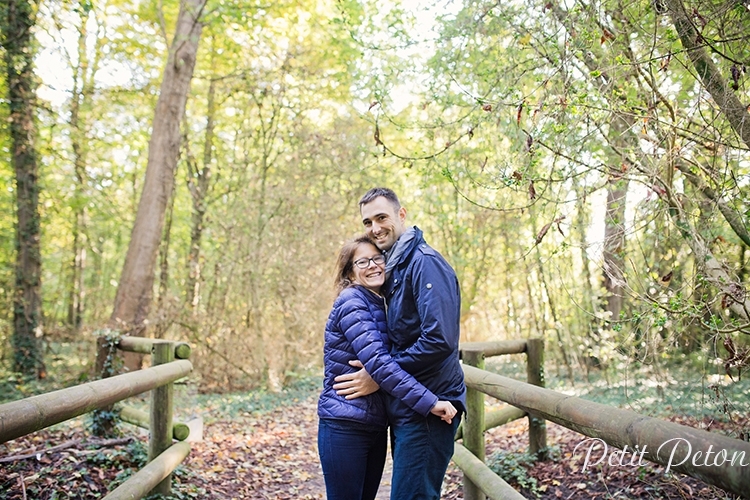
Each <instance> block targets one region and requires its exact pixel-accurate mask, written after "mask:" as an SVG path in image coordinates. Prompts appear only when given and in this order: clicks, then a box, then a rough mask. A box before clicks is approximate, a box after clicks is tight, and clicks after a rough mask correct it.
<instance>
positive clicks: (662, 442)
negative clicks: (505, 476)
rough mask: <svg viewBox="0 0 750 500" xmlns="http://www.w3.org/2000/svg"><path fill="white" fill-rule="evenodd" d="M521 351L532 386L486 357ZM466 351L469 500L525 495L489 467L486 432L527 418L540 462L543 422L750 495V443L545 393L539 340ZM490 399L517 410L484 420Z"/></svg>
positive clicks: (459, 459)
mask: <svg viewBox="0 0 750 500" xmlns="http://www.w3.org/2000/svg"><path fill="white" fill-rule="evenodd" d="M522 352H525V353H526V354H527V355H528V363H527V367H528V368H527V374H528V383H526V382H521V381H518V380H514V379H511V378H508V377H503V376H501V375H498V374H495V373H490V372H488V371H485V370H484V359H485V357H487V356H496V355H500V354H512V353H522ZM461 353H462V358H463V361H464V367H463V368H464V375H465V379H466V386H467V415H466V420H465V422H464V424H463V435H462V436H461V435H459V436H458V437H459V438H460V437H463V440H464V445H465V447H464V446H462V445H461V444H460V443H456V445H455V447H456V451H455V454H454V456H453V461H454V462H455V463H456V465H458V467H459V468H460V469H461V470H462V471H463V472H464V499H465V500H483V499H484V498H490V499H492V500H508V499H523V498H524V497H523V496H522V495H521V494H520V493H518V492H517V491H515V490H514V489H513V488H512V487H511V486H509V485H508V484H507V483H506V482H505V481H503V480H502V479H501V478H500V477H499V476H497V475H496V474H494V473H493V472H492V471H490V469H489V468H488V467H487V466H486V465H485V464H484V446H485V445H484V431H485V430H487V429H490V428H492V427H496V426H498V425H503V424H505V423H508V422H510V421H512V420H516V419H518V418H521V417H524V416H528V417H529V451H530V453H532V454H535V455H536V456H537V457H538V458H546V453H547V446H546V437H545V436H546V434H545V423H544V421H545V420H549V421H552V422H555V423H556V424H559V425H562V426H564V427H567V428H568V429H572V430H574V431H576V432H579V433H581V434H583V435H585V436H588V437H590V438H594V439H598V440H600V442H602V443H606V445H608V446H612V447H614V448H615V449H617V450H618V451H622V453H623V454H624V453H625V451H626V450H628V449H629V450H630V452H629V453H630V454H631V455H632V454H633V453H634V452H635V450H638V452H637V454H638V456H639V457H640V458H643V459H645V460H649V461H651V462H654V463H657V464H660V465H663V466H665V467H667V468H668V469H669V470H671V471H675V472H681V473H683V474H687V475H689V476H692V477H695V478H698V479H701V480H702V481H704V482H706V483H708V484H711V485H714V486H718V487H719V488H722V489H724V490H726V491H728V492H730V493H734V494H736V495H740V496H742V497H746V498H750V497H748V496H747V495H748V494H749V492H750V443H748V442H746V441H740V440H738V439H732V438H729V437H726V436H722V435H719V434H716V433H710V432H707V431H703V430H700V429H694V428H691V427H686V426H682V425H678V424H673V423H671V422H666V421H663V420H659V419H656V418H652V417H647V416H644V415H640V414H638V413H635V412H633V411H630V410H622V409H619V408H613V407H611V406H607V405H603V404H599V403H594V402H591V401H587V400H585V399H581V398H577V397H574V396H569V395H567V394H562V393H559V392H555V391H551V390H549V389H545V388H543V385H544V375H543V373H542V367H543V359H544V354H543V343H542V341H541V339H529V340H521V341H507V342H481V343H469V344H462V345H461ZM485 394H487V395H490V396H492V397H494V398H497V399H499V400H501V401H504V402H506V403H508V404H509V405H511V407H510V408H508V409H503V410H499V411H497V412H495V413H491V414H488V415H485V413H484V395H485ZM662 448H664V450H662ZM711 456H713V458H709V457H711ZM640 458H639V459H640Z"/></svg>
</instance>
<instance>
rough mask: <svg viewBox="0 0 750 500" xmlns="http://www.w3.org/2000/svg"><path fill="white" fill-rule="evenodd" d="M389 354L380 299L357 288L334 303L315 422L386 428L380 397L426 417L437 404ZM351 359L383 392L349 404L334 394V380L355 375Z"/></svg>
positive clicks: (327, 334) (342, 295) (347, 289)
mask: <svg viewBox="0 0 750 500" xmlns="http://www.w3.org/2000/svg"><path fill="white" fill-rule="evenodd" d="M389 350H390V346H389V341H388V334H387V332H386V318H385V303H384V301H383V298H382V297H380V296H379V295H377V294H376V293H374V292H372V291H370V290H368V289H367V288H364V287H361V286H358V285H355V286H352V287H349V288H346V289H344V290H343V291H342V292H341V293H340V294H339V296H338V297H337V298H336V300H335V301H334V303H333V309H332V310H331V313H330V314H329V316H328V322H327V323H326V331H325V345H324V347H323V362H324V365H325V377H324V380H323V392H322V393H321V395H320V399H319V400H318V416H319V417H320V418H331V419H342V420H353V421H355V422H360V423H364V424H370V425H374V426H381V427H385V426H386V425H387V424H388V418H387V415H386V403H385V400H384V397H383V394H382V391H386V392H388V393H389V394H391V395H392V396H393V397H395V398H398V399H400V400H402V401H403V402H404V403H405V404H406V405H407V406H409V407H410V408H412V409H413V410H414V411H416V412H417V413H419V414H421V415H425V416H426V415H428V414H429V413H430V410H431V409H432V407H433V406H435V403H437V401H438V398H437V396H435V395H434V394H433V393H432V392H430V391H429V390H427V388H426V387H424V386H423V385H422V384H420V383H419V382H417V381H416V380H415V379H414V377H412V376H411V375H409V374H408V373H406V372H405V371H404V370H402V369H401V367H400V366H399V365H398V363H396V362H395V361H393V358H391V356H390V354H388V352H389ZM355 359H359V360H360V361H361V362H362V364H363V365H364V366H365V369H366V370H367V373H369V374H370V376H371V377H372V378H373V380H375V382H377V383H378V385H380V389H381V390H380V391H378V392H376V393H374V394H370V395H369V396H365V397H360V398H356V399H350V400H347V399H345V398H344V397H343V396H339V395H338V394H336V391H334V390H333V384H334V380H333V379H334V378H335V377H337V376H339V375H343V374H345V373H352V372H354V371H357V368H354V367H352V366H350V365H349V361H353V360H355Z"/></svg>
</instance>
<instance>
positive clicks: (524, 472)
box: [485, 450, 539, 497]
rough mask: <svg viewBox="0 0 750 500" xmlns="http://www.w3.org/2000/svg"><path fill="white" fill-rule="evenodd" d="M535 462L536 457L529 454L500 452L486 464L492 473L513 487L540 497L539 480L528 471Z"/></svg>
mask: <svg viewBox="0 0 750 500" xmlns="http://www.w3.org/2000/svg"><path fill="white" fill-rule="evenodd" d="M534 461H535V459H534V457H533V456H531V455H529V454H528V453H520V452H508V451H505V450H500V451H496V452H494V453H492V454H491V455H490V456H489V457H487V459H486V460H485V463H486V464H487V466H488V467H489V468H490V470H491V471H492V472H494V473H495V474H497V475H498V476H500V477H501V478H503V480H505V482H507V483H508V484H510V485H511V486H514V487H516V488H522V489H524V490H526V491H528V492H529V493H531V494H532V495H534V496H535V497H538V496H539V490H538V484H537V480H536V478H535V477H533V476H530V475H529V474H528V470H529V468H530V467H531V466H532V465H533V463H534Z"/></svg>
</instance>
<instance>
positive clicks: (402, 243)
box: [385, 226, 424, 279]
mask: <svg viewBox="0 0 750 500" xmlns="http://www.w3.org/2000/svg"><path fill="white" fill-rule="evenodd" d="M423 242H424V238H423V237H422V230H421V229H419V228H418V227H417V226H413V227H410V228H408V229H407V230H406V231H404V234H402V235H401V236H399V238H398V240H396V243H395V244H394V245H393V248H391V249H390V250H389V251H388V253H387V254H386V257H387V260H386V264H385V273H386V279H387V277H389V276H390V274H391V271H393V269H395V268H396V267H398V266H399V265H400V264H401V263H403V262H404V261H405V260H406V259H407V258H409V256H410V255H411V254H412V252H413V251H414V249H415V248H416V247H417V246H418V245H419V244H420V243H423Z"/></svg>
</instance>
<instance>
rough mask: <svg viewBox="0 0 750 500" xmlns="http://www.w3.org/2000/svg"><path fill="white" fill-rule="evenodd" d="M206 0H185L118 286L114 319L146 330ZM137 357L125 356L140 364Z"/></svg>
mask: <svg viewBox="0 0 750 500" xmlns="http://www.w3.org/2000/svg"><path fill="white" fill-rule="evenodd" d="M204 7H205V0H182V1H181V2H180V12H179V14H178V16H177V24H176V28H175V35H174V38H173V40H172V44H171V46H170V49H169V56H168V58H167V64H166V67H165V69H164V75H163V79H162V84H161V89H160V93H159V99H158V101H157V104H156V111H155V113H154V120H153V129H152V133H151V140H150V142H149V147H148V164H147V167H146V178H145V182H144V184H143V190H142V192H141V197H140V201H139V204H138V212H137V214H136V218H135V224H134V225H133V231H132V233H131V239H130V243H129V246H128V252H127V255H126V257H125V263H124V265H123V269H122V274H121V277H120V280H119V282H118V286H117V295H116V297H115V305H114V309H113V311H112V316H111V317H110V325H111V326H112V327H113V328H117V329H120V330H121V331H123V332H126V333H128V334H131V335H141V334H143V332H144V330H145V328H146V324H147V319H148V314H149V310H150V306H151V300H152V295H153V284H154V270H155V266H156V257H157V252H158V250H159V244H160V242H161V237H162V230H163V228H164V217H165V213H166V208H167V203H168V202H169V198H170V195H171V193H172V187H173V184H174V177H175V167H176V165H177V160H178V157H179V148H180V124H181V123H182V117H183V115H184V113H185V103H186V102H187V96H188V91H189V90H190V81H191V79H192V76H193V70H194V68H195V61H196V56H197V52H198V44H199V41H200V36H201V31H202V28H203V24H202V22H201V16H202V14H203V8H204ZM139 364H140V358H139V357H130V358H126V366H127V367H128V368H130V369H133V368H138V365H139Z"/></svg>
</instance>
